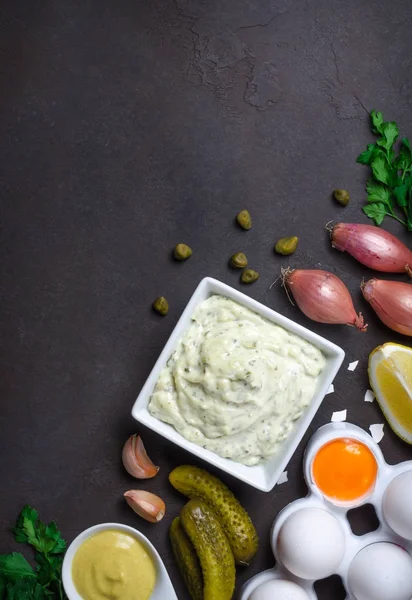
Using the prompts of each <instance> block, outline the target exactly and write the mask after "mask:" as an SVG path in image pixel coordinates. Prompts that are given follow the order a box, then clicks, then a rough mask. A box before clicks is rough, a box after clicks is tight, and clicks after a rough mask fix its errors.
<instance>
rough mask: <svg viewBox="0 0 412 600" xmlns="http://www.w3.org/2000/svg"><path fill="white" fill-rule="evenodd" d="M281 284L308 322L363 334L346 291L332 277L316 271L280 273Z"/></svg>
mask: <svg viewBox="0 0 412 600" xmlns="http://www.w3.org/2000/svg"><path fill="white" fill-rule="evenodd" d="M282 281H283V285H284V287H285V288H286V290H288V289H289V290H290V292H291V293H292V295H293V297H294V299H295V300H296V304H297V305H298V306H299V308H300V310H301V311H302V312H303V313H304V314H305V315H306V316H307V317H309V319H312V320H313V321H318V323H334V324H336V325H339V324H342V325H343V324H345V325H352V326H354V327H356V328H357V329H360V331H366V328H367V325H366V324H365V323H364V320H363V316H362V313H359V315H358V314H356V311H355V308H354V306H353V302H352V298H351V295H350V293H349V290H348V288H347V287H346V285H345V284H344V283H343V281H342V280H341V279H339V277H336V275H333V273H329V272H328V271H321V270H318V269H307V270H302V269H297V270H292V269H282Z"/></svg>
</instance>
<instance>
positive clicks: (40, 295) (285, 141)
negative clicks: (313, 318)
mask: <svg viewBox="0 0 412 600" xmlns="http://www.w3.org/2000/svg"><path fill="white" fill-rule="evenodd" d="M411 20H412V5H411V3H410V1H409V0H392V1H391V2H387V1H386V0H378V1H372V0H369V1H363V2H359V0H347V1H346V2H342V1H341V0H318V1H315V0H306V2H305V1H304V0H295V1H292V0H278V1H269V0H256V1H255V2H249V1H246V0H226V2H218V1H216V0H209V1H208V2H206V1H203V0H152V1H151V2H147V1H146V2H136V1H131V0H117V1H116V2H115V1H114V0H99V1H97V0H86V1H85V0H69V1H67V2H62V1H58V0H55V1H53V0H44V1H43V2H40V3H38V2H27V1H24V0H5V1H4V2H3V3H2V6H1V7H0V71H1V78H0V97H1V123H0V155H1V160H0V192H1V202H2V211H1V212H2V214H1V228H2V229H1V241H0V244H1V248H0V261H1V291H0V297H1V313H0V314H1V374H0V398H1V417H0V418H1V438H0V455H1V457H2V459H1V461H0V481H1V486H0V551H8V550H10V549H12V548H14V545H13V542H12V536H11V533H10V531H9V526H10V524H12V522H13V521H14V519H15V517H16V515H17V513H18V511H19V510H20V508H21V507H22V505H23V504H24V503H27V502H28V503H30V504H32V505H33V506H35V507H36V508H37V509H38V510H39V511H40V513H41V515H42V516H43V518H44V519H46V520H48V519H56V520H57V522H58V524H59V526H60V527H61V529H62V531H63V533H64V535H65V536H66V538H67V539H68V540H69V541H70V540H71V539H73V537H74V536H75V535H76V534H77V533H78V532H80V531H81V530H82V529H84V528H86V527H88V526H90V525H92V524H94V523H98V522H102V521H109V520H111V521H121V522H124V523H128V524H131V525H134V526H137V527H139V528H140V529H141V530H142V531H143V532H144V533H145V534H147V535H148V536H149V537H150V539H151V540H152V541H153V542H154V544H155V546H156V547H157V548H158V549H159V551H160V553H161V555H162V557H163V559H164V561H165V563H166V566H167V568H168V570H169V573H170V575H171V578H172V580H173V583H174V585H175V588H176V591H177V594H178V596H179V598H180V599H182V600H185V599H186V598H188V595H187V593H186V592H185V590H184V588H183V585H182V582H181V579H180V577H179V575H178V573H177V571H176V568H175V566H174V563H173V560H172V557H171V552H170V548H169V545H168V541H167V530H168V525H169V523H170V522H171V520H172V518H173V517H174V516H175V515H176V514H177V513H178V511H179V509H180V507H181V506H182V505H183V498H181V497H180V496H179V495H178V494H177V493H174V492H173V490H172V489H171V488H170V486H169V484H168V481H167V476H168V473H169V471H170V470H171V469H172V468H173V467H174V466H176V465H178V464H180V463H186V462H188V461H191V462H192V461H193V459H192V457H191V456H190V455H188V454H186V453H185V452H183V451H181V450H179V449H178V448H177V447H175V446H173V445H172V444H170V443H167V442H166V441H163V440H162V439H161V438H160V437H158V436H157V435H154V434H151V433H150V432H148V431H145V430H142V431H141V433H142V435H143V437H144V440H145V442H146V445H147V448H148V451H149V454H150V455H151V456H152V457H153V459H154V461H155V462H156V463H158V464H160V465H161V467H162V468H161V471H160V474H159V476H158V477H157V478H156V479H154V480H153V481H150V482H147V483H141V484H139V483H135V482H134V481H133V480H132V479H131V478H130V477H129V476H128V475H127V474H126V473H125V472H124V470H123V468H122V466H121V462H120V451H121V447H122V444H123V442H124V441H125V439H126V438H127V436H128V435H129V434H130V433H132V432H134V431H136V430H137V429H138V427H137V426H136V424H135V423H134V421H133V419H132V418H131V416H130V410H131V407H132V404H133V402H134V399H135V397H136V395H137V394H138V392H139V390H140V388H141V386H142V384H143V382H144V381H145V378H146V377H147V375H148V373H149V371H150V369H151V367H152V366H153V364H154V362H155V360H156V358H157V356H158V354H159V352H160V350H161V349H162V347H163V345H164V344H165V342H166V340H167V338H168V336H169V334H170V332H171V331H172V328H173V326H174V325H175V323H176V321H177V319H178V317H179V315H180V313H181V311H182V309H183V307H184V306H185V304H186V302H187V301H188V299H189V297H190V295H191V293H192V292H193V290H194V288H195V286H196V285H197V283H198V282H199V280H200V279H201V278H202V277H203V276H206V275H212V276H214V277H216V278H218V279H221V280H222V281H225V282H226V283H229V284H230V285H233V286H234V287H237V288H240V284H239V283H238V276H237V275H236V274H234V273H232V272H230V271H229V270H228V268H227V259H228V257H229V256H230V255H231V254H232V253H233V252H235V251H239V250H244V251H245V252H246V253H247V255H248V256H249V257H250V263H251V266H254V267H255V268H257V269H258V270H259V271H260V272H261V278H260V280H259V281H258V282H257V283H256V284H254V285H253V286H251V287H248V288H247V289H244V290H243V291H245V292H246V293H248V294H250V295H251V296H253V297H254V298H256V299H258V300H260V301H262V302H263V303H265V304H267V305H268V306H270V307H272V308H275V309H277V310H279V311H281V312H282V313H284V314H285V315H287V316H288V317H291V318H293V319H295V320H296V321H298V322H299V323H302V324H303V325H307V326H309V327H310V328H312V329H313V330H315V331H316V332H318V333H320V334H322V335H325V336H326V337H328V338H329V339H331V340H333V341H334V342H336V343H338V344H340V345H341V346H343V348H344V349H345V350H346V352H347V360H345V364H344V366H343V367H342V370H341V372H340V374H339V375H338V377H337V379H336V381H335V389H336V392H335V393H334V394H332V395H328V396H327V397H326V398H325V400H324V402H323V404H322V407H321V409H320V410H319V412H318V414H317V415H316V417H315V419H314V421H313V423H312V425H311V427H310V429H309V431H308V433H307V435H306V436H305V438H304V440H303V441H302V443H301V445H300V446H299V449H298V451H297V452H296V454H295V456H294V457H293V459H292V461H291V463H290V465H289V467H288V470H289V482H288V483H286V484H284V485H282V486H279V487H276V488H275V489H274V490H273V491H272V492H271V493H269V494H264V493H260V492H258V491H256V490H254V489H252V488H251V487H248V486H246V485H243V484H241V483H240V482H237V481H235V480H232V479H231V478H229V477H227V476H226V475H223V474H222V479H223V480H224V481H226V482H227V483H228V484H230V486H231V487H232V489H233V490H234V492H235V493H236V494H237V495H238V497H239V499H240V500H241V501H242V502H243V504H244V505H245V506H246V507H247V509H248V510H249V511H250V514H251V516H252V518H253V520H254V522H255V524H256V527H257V529H258V532H259V534H260V538H261V545H260V549H259V554H258V556H257V558H256V560H255V562H254V563H253V565H252V566H251V567H250V568H249V569H247V570H245V571H240V572H239V575H238V586H240V584H242V583H243V582H245V581H246V580H247V579H248V578H249V577H251V576H252V575H253V574H255V573H257V572H258V571H260V570H261V569H264V568H267V567H270V566H271V565H272V563H273V559H272V557H271V553H270V549H269V527H270V524H271V522H272V520H273V518H274V517H275V516H276V514H277V513H278V512H279V510H280V509H281V508H283V507H284V506H285V505H286V504H287V503H288V502H290V501H291V500H293V499H296V498H298V497H299V496H300V495H302V494H304V493H305V486H304V482H303V477H302V472H301V465H302V453H303V449H304V447H305V444H306V442H307V440H308V439H309V436H310V435H311V434H312V433H313V432H314V431H315V430H316V429H317V428H318V427H319V426H320V425H322V424H324V423H326V422H328V421H329V420H330V417H331V414H332V412H333V411H334V410H340V409H343V408H348V420H350V421H352V422H355V423H357V424H359V425H361V426H363V427H365V428H368V426H369V425H370V424H371V423H380V422H383V421H384V418H383V416H382V414H381V412H380V410H379V408H378V406H377V405H376V403H373V404H365V403H364V401H363V396H364V392H365V390H366V389H367V387H368V380H367V375H366V364H367V357H368V354H369V352H370V351H371V350H372V349H373V348H374V347H375V346H376V345H378V344H379V343H382V342H385V341H387V340H398V341H402V342H405V341H406V340H405V339H401V337H400V336H397V335H395V334H393V333H391V332H390V331H389V330H388V329H386V328H385V327H384V326H383V325H381V324H380V323H379V322H378V321H377V319H376V318H375V317H374V315H373V313H372V311H371V310H370V309H369V307H368V306H366V305H365V303H364V302H363V300H362V299H361V297H360V292H359V282H360V281H361V279H362V278H363V277H365V278H368V277H370V276H371V272H368V270H367V269H364V268H362V267H361V266H359V265H357V264H356V263H355V262H354V261H353V260H352V259H351V258H350V257H348V256H344V255H342V254H339V253H337V252H335V251H333V250H332V249H331V248H330V247H329V243H328V239H327V235H326V234H325V233H324V229H323V228H324V224H325V222H326V221H329V220H330V219H334V220H346V221H355V222H367V219H366V217H364V215H363V214H362V212H361V210H360V207H361V205H362V203H363V202H364V200H365V193H364V183H365V179H366V176H367V173H366V169H365V168H363V167H361V166H360V165H357V164H356V162H355V157H356V156H357V154H358V153H359V152H360V151H361V150H362V149H363V148H364V146H365V144H366V142H367V141H368V140H369V139H370V137H371V136H370V132H369V125H368V119H367V110H369V109H371V108H373V107H376V108H378V109H380V110H382V111H384V114H385V115H386V116H387V117H388V118H390V119H395V120H396V121H397V122H398V123H399V125H400V128H401V131H402V133H403V134H405V135H409V136H412V129H411V121H410V114H411V103H412V70H411V61H410V56H411V50H412V42H411V35H410V32H411ZM334 187H348V188H349V189H350V190H351V193H352V198H353V200H352V203H351V204H350V206H349V207H348V208H347V209H342V208H341V207H339V206H337V205H336V204H334V203H333V202H332V201H331V199H330V192H331V190H332V189H333V188H334ZM244 207H248V208H249V210H250V211H251V213H252V215H253V217H254V227H253V229H252V230H251V231H250V232H248V233H244V232H242V231H240V230H238V229H236V227H235V226H234V225H233V217H234V215H235V214H236V212H237V211H238V210H240V209H241V208H244ZM385 225H386V226H387V227H388V228H389V229H390V230H391V231H393V232H395V233H397V234H398V235H399V236H400V237H401V238H402V239H404V240H406V239H407V234H406V233H405V232H404V231H403V230H402V228H401V227H400V226H399V227H398V226H397V225H396V224H395V223H394V222H390V223H389V222H388V223H385ZM283 235H298V236H299V238H300V245H299V250H298V252H297V253H296V255H295V256H293V257H292V258H291V259H290V260H289V259H287V258H285V259H284V258H279V257H276V256H275V255H274V254H273V252H272V246H273V243H274V241H276V239H278V238H279V237H281V236H283ZM179 241H185V242H187V243H189V244H190V245H192V246H193V249H194V255H193V258H191V259H190V261H188V262H187V263H185V264H176V263H174V262H173V261H172V260H171V259H170V250H171V248H172V247H173V245H174V244H175V243H176V242H179ZM408 241H409V243H410V238H409V239H408ZM287 264H291V265H293V266H300V267H313V266H315V265H321V267H323V268H326V269H331V270H332V271H333V272H335V273H337V274H338V275H339V276H341V277H342V279H343V280H344V281H345V282H346V283H347V284H348V286H349V288H350V290H351V291H352V292H353V296H354V299H355V303H356V306H357V307H358V309H362V310H363V311H364V313H365V315H366V317H367V320H368V321H369V323H370V330H369V332H368V333H367V334H364V335H362V334H360V333H358V332H357V331H355V330H352V329H350V328H348V327H328V326H321V325H316V324H314V323H310V322H309V321H308V320H307V319H305V317H303V316H302V315H301V314H300V313H299V311H298V310H297V309H296V308H294V307H293V306H291V305H290V304H289V303H288V301H287V299H286V297H285V295H284V292H283V291H282V290H281V289H280V287H279V286H275V287H274V288H273V289H272V290H271V291H269V290H268V287H269V284H270V283H271V282H272V281H273V280H274V279H276V277H277V276H278V273H279V269H280V267H281V266H285V265H287ZM159 294H164V295H166V296H167V297H168V298H169V301H170V307H171V310H170V314H169V316H168V317H167V318H165V319H162V318H160V317H158V316H157V315H155V314H154V313H153V312H152V311H151V308H150V305H151V303H152V301H153V299H154V298H155V297H156V296H157V295H159ZM352 360H359V361H360V363H359V367H358V369H357V370H356V371H355V372H354V373H350V372H348V371H347V370H346V367H347V364H348V362H349V361H352ZM381 447H382V449H383V451H384V454H385V457H386V459H387V460H388V461H389V462H396V461H400V460H405V459H410V458H411V450H410V447H408V446H407V445H405V444H403V443H402V442H401V441H400V440H398V439H397V438H396V437H395V436H394V435H393V434H392V432H391V431H390V429H389V428H388V427H387V426H385V437H384V439H383V441H382V443H381ZM132 487H143V488H148V489H150V490H152V491H154V492H157V493H159V494H160V495H162V496H163V497H164V498H165V500H166V501H167V506H168V513H167V516H166V518H165V519H164V521H163V522H162V523H160V524H159V525H156V526H154V525H150V524H146V523H144V522H142V521H141V520H139V518H138V517H137V516H135V515H134V514H133V513H132V512H131V511H130V509H129V508H128V507H127V505H126V504H125V502H124V501H123V499H122V493H123V491H125V490H126V489H128V488H132ZM318 589H319V590H321V591H320V592H319V593H320V594H321V596H320V597H321V598H323V599H330V600H332V599H335V598H339V597H340V592H339V591H338V588H337V582H336V579H332V580H331V581H329V582H326V583H322V584H320V585H319V588H318Z"/></svg>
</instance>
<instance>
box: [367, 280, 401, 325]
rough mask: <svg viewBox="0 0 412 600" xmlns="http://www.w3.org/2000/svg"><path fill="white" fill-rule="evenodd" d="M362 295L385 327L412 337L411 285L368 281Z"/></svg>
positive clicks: (398, 282)
mask: <svg viewBox="0 0 412 600" xmlns="http://www.w3.org/2000/svg"><path fill="white" fill-rule="evenodd" d="M361 290H362V294H363V296H364V298H365V300H367V301H368V302H369V304H370V305H371V306H372V308H373V310H374V311H375V312H376V314H377V315H378V317H379V318H380V320H381V321H382V323H385V325H387V327H389V328H390V329H393V331H397V332H398V333H403V334H404V335H410V336H412V285H411V284H410V283H403V282H401V281H386V280H384V279H370V280H369V281H367V282H366V283H362V285H361Z"/></svg>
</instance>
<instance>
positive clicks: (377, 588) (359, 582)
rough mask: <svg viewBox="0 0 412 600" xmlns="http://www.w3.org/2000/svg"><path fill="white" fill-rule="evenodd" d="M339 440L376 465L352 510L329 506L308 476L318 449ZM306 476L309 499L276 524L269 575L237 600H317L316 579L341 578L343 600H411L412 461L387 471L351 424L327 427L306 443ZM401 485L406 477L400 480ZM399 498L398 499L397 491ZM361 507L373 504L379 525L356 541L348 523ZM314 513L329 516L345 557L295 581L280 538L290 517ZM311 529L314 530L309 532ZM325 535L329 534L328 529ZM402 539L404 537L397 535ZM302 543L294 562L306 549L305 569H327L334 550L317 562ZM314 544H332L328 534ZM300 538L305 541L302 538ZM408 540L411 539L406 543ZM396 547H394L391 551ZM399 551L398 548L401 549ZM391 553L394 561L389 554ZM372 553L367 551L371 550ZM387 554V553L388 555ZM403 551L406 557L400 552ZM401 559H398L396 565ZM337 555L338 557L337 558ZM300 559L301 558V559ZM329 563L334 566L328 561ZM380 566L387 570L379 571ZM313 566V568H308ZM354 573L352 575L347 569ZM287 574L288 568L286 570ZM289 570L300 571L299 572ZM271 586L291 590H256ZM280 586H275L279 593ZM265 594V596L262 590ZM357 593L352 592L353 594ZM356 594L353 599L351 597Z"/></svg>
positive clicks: (292, 507) (283, 514)
mask: <svg viewBox="0 0 412 600" xmlns="http://www.w3.org/2000/svg"><path fill="white" fill-rule="evenodd" d="M338 438H351V439H355V440H357V441H359V442H362V443H364V444H365V445H366V446H367V447H368V448H369V449H370V450H371V451H372V453H373V454H374V456H375V459H376V461H377V466H378V471H377V478H376V483H375V486H374V488H373V489H372V490H371V491H370V493H369V494H368V495H367V497H364V498H362V499H361V501H359V500H358V501H356V502H353V503H351V504H349V503H346V504H345V506H337V505H336V504H335V503H333V502H332V501H330V500H328V499H327V498H325V497H324V496H323V494H322V492H321V491H320V490H319V488H318V487H317V486H316V484H315V482H314V479H313V476H312V462H313V459H314V458H315V456H316V454H317V452H318V451H319V450H320V448H321V447H322V446H324V445H325V444H327V443H328V442H331V441H332V440H335V439H338ZM406 472H410V474H411V475H410V477H409V478H408V481H407V482H406V483H403V485H399V484H398V482H399V481H400V480H398V481H397V482H396V486H395V484H393V485H392V486H391V487H390V488H389V493H388V494H387V495H386V496H385V492H386V490H387V489H388V486H389V484H391V482H393V480H394V479H395V478H397V477H398V476H399V475H401V474H403V473H406ZM304 476H305V480H306V484H307V486H308V489H309V493H308V495H307V496H306V497H305V498H300V499H299V500H296V501H294V502H292V503H291V504H289V505H288V506H286V507H285V508H284V509H283V510H282V511H281V512H280V513H279V514H278V516H277V518H276V519H275V521H274V523H273V525H272V529H271V533H270V541H271V547H272V551H273V554H274V557H275V560H276V564H275V566H274V567H273V568H272V569H269V570H267V571H263V572H262V573H259V574H258V575H255V576H254V577H253V578H252V579H250V580H249V581H248V582H247V583H246V584H244V586H243V587H242V589H241V590H240V595H239V600H268V599H269V598H270V599H272V598H273V599H275V598H276V600H306V599H307V600H317V598H318V597H317V595H316V592H315V589H314V583H315V582H316V581H318V580H319V579H323V578H326V577H329V576H330V575H334V574H337V575H340V577H341V578H342V582H343V585H344V587H345V589H346V593H347V596H346V600H411V597H412V557H411V554H412V461H407V462H402V463H399V464H397V465H393V466H392V465H388V464H387V463H386V462H385V460H384V458H383V455H382V452H381V450H380V448H379V446H378V445H377V444H376V443H375V442H374V441H373V439H372V438H371V436H370V435H369V434H368V433H366V431H364V430H363V429H361V428H360V427H357V426H356V425H353V424H351V423H329V424H328V425H325V426H323V427H321V428H320V429H318V431H317V432H316V433H315V434H314V435H313V436H312V438H311V439H310V441H309V443H308V446H307V448H306V452H305V457H304ZM401 479H402V480H405V479H406V477H405V476H404V477H403V478H401ZM395 488H398V490H401V493H398V490H396V489H395ZM363 504H372V505H373V507H374V509H375V511H376V515H377V517H378V519H379V523H380V524H379V527H378V529H376V530H375V531H372V532H369V533H366V534H364V535H361V536H358V535H355V534H354V533H353V532H352V530H351V528H350V524H349V521H348V519H347V512H348V511H349V510H351V509H353V508H357V507H359V506H361V505H363ZM307 508H314V509H321V510H322V511H327V513H328V519H329V518H330V515H332V516H333V517H335V519H336V520H337V522H338V523H339V525H340V527H341V529H342V530H343V533H344V551H343V556H342V558H341V559H338V560H339V564H338V566H337V567H336V565H334V566H333V568H332V569H331V570H330V571H329V572H327V573H326V572H325V573H324V574H322V576H321V577H317V578H316V579H302V578H301V577H297V576H296V575H294V574H293V573H292V572H291V571H290V570H288V569H287V568H286V567H285V566H284V565H283V564H282V560H281V558H280V555H281V552H280V540H281V539H282V538H281V537H280V536H279V534H280V533H281V529H282V526H283V524H284V523H285V522H286V520H287V519H288V518H289V517H290V516H291V515H292V514H294V513H296V512H298V511H300V510H301V509H307ZM388 520H389V521H390V522H391V524H392V526H393V527H394V528H395V529H396V530H397V532H395V531H394V529H392V528H391V527H390V526H389V523H388ZM309 529H313V527H310V526H309ZM325 529H328V528H327V527H326V528H325ZM400 532H402V535H404V536H406V537H402V535H400ZM301 534H302V535H301V536H299V538H300V539H296V541H295V542H293V544H295V543H296V556H297V560H300V561H301V560H302V546H303V545H304V546H306V547H307V550H308V565H309V569H308V570H310V569H311V568H313V569H315V570H316V569H317V570H319V568H320V569H322V564H321V563H322V561H324V563H325V570H327V567H328V563H329V562H330V560H332V559H331V558H330V557H331V556H333V553H334V552H335V550H336V544H333V542H332V543H330V554H328V553H325V552H323V555H322V556H318V557H316V549H317V548H318V547H319V546H318V544H317V543H314V544H313V548H311V547H310V543H306V544H303V545H302V540H304V536H305V532H304V530H303V529H302V532H301ZM316 534H317V535H316V538H319V539H321V538H322V535H324V534H325V536H326V537H329V538H330V529H328V532H327V533H326V532H325V530H324V531H322V530H321V531H317V532H316ZM302 536H303V537H302ZM337 538H338V539H337V545H338V546H339V544H341V539H342V538H341V535H340V534H339V535H338V536H337ZM408 538H409V539H408ZM379 542H386V543H388V542H389V543H390V544H391V546H390V547H389V548H388V546H387V545H385V546H384V547H383V546H379V547H378V546H374V547H373V552H372V554H371V553H370V551H368V552H369V558H366V555H365V553H363V554H362V555H361V556H362V557H364V558H363V560H361V561H360V560H359V559H358V560H357V561H356V563H353V562H352V561H353V560H354V558H355V557H356V556H357V554H358V553H359V552H360V551H361V550H363V549H364V548H366V547H367V546H370V545H371V544H376V543H379ZM393 544H395V546H393ZM399 547H400V548H399ZM377 548H379V552H380V553H381V552H383V553H384V556H383V555H382V554H380V555H379V556H376V554H374V552H376V549H377ZM394 548H396V550H394V552H395V553H397V554H396V556H394V555H393V553H392V552H391V551H392V550H393V549H394ZM369 550H370V549H369ZM388 550H389V552H388ZM399 550H405V551H406V552H405V553H403V552H401V553H400V552H399ZM399 554H402V556H401V557H400V558H401V560H400V562H401V563H402V564H401V565H400V563H399V560H398V558H399V556H398V555H399ZM339 555H340V553H339ZM299 557H300V558H299ZM332 562H333V561H332ZM383 564H384V567H385V568H382V565H383ZM310 565H312V567H311V566H310ZM351 566H352V567H353V568H352V571H351V572H350V569H351ZM289 567H290V568H291V565H290V564H289ZM292 570H294V571H298V570H299V568H296V567H295V568H293V569H292ZM271 580H285V581H288V582H292V583H294V584H295V585H291V584H290V583H289V584H287V585H286V586H285V587H284V589H280V588H279V590H277V589H276V588H275V585H274V584H265V585H264V586H263V587H261V588H260V589H261V590H262V592H261V593H259V586H261V585H262V584H263V583H265V582H268V581H271ZM279 585H280V583H277V584H276V587H279ZM264 588H266V591H265V589H264ZM353 588H355V590H354V589H353ZM355 593H356V596H355Z"/></svg>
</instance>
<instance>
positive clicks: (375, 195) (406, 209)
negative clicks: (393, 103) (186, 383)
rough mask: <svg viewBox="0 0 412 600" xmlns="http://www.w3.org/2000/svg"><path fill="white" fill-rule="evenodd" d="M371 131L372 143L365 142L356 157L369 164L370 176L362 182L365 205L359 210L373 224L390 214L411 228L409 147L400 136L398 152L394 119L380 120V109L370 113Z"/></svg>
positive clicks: (411, 166)
mask: <svg viewBox="0 0 412 600" xmlns="http://www.w3.org/2000/svg"><path fill="white" fill-rule="evenodd" d="M371 121H372V131H373V133H374V134H375V135H377V136H378V139H377V141H376V144H368V145H367V148H366V150H365V151H364V152H362V153H361V154H360V155H359V156H358V158H357V159H356V160H357V162H358V163H361V164H362V165H368V166H370V168H371V170H372V177H371V178H370V179H369V181H368V183H367V184H366V191H367V193H368V204H367V205H366V206H364V208H363V212H364V213H365V214H366V215H367V216H368V217H369V218H371V219H373V220H374V221H375V223H376V225H380V224H381V223H382V221H383V219H384V218H385V216H388V217H392V218H393V219H396V220H397V221H399V223H402V225H405V227H407V228H408V231H412V148H411V144H410V142H409V140H408V139H407V138H402V140H401V143H400V147H399V152H398V154H396V152H395V149H394V146H395V143H396V141H397V139H398V137H399V129H398V126H397V124H396V123H395V122H394V121H388V122H386V121H384V120H383V115H382V113H381V112H376V111H375V110H373V111H372V112H371Z"/></svg>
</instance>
